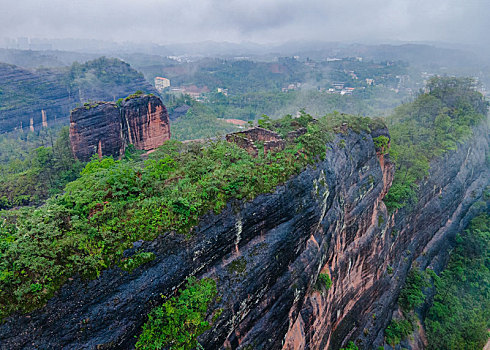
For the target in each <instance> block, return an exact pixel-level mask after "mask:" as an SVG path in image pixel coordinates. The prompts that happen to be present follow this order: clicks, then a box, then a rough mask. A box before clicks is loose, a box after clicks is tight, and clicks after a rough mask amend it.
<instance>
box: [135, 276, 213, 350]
mask: <svg viewBox="0 0 490 350" xmlns="http://www.w3.org/2000/svg"><path fill="white" fill-rule="evenodd" d="M216 295H217V290H216V282H215V281H214V280H212V279H210V278H205V279H202V280H200V281H196V279H195V278H194V277H191V278H189V279H188V281H187V285H186V287H185V289H183V290H181V291H180V294H179V296H178V297H172V298H170V299H169V300H167V301H166V302H165V303H164V304H163V305H162V306H159V307H156V308H154V309H153V310H152V311H151V312H150V313H149V314H148V321H147V322H146V323H145V324H144V325H143V331H142V333H141V335H140V337H139V339H138V342H137V343H136V349H164V348H170V349H183V350H190V349H194V348H195V347H196V346H197V345H198V342H197V337H198V336H199V335H201V334H202V333H204V332H205V331H206V330H208V329H210V328H211V326H210V324H209V322H208V321H207V320H206V315H207V313H208V308H209V306H210V304H211V303H212V301H213V300H214V298H215V297H216Z"/></svg>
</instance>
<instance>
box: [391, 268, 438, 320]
mask: <svg viewBox="0 0 490 350" xmlns="http://www.w3.org/2000/svg"><path fill="white" fill-rule="evenodd" d="M429 285H430V284H429V281H428V279H427V276H426V274H425V273H422V272H420V271H419V270H418V269H415V268H414V269H411V270H410V272H409V273H408V275H407V279H406V280H405V285H404V286H403V289H402V290H401V291H400V296H399V297H398V304H399V305H400V307H401V309H402V310H403V311H404V312H406V313H408V312H410V311H412V310H414V309H415V308H416V307H418V306H420V305H422V303H423V302H424V301H425V295H424V293H423V289H424V288H426V287H429Z"/></svg>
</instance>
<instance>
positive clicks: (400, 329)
mask: <svg viewBox="0 0 490 350" xmlns="http://www.w3.org/2000/svg"><path fill="white" fill-rule="evenodd" d="M413 330H414V329H413V326H412V323H411V322H410V321H409V320H400V321H396V320H392V321H391V323H390V324H389V325H388V327H387V328H386V330H385V339H386V342H387V343H388V344H390V345H391V346H393V347H395V345H397V344H400V342H401V341H402V340H403V339H405V338H406V337H407V336H408V335H409V334H410V333H412V332H413Z"/></svg>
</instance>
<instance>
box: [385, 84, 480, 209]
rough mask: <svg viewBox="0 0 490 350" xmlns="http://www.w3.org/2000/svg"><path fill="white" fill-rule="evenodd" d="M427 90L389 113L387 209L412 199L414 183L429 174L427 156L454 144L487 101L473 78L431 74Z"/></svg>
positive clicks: (462, 138)
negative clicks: (391, 176)
mask: <svg viewBox="0 0 490 350" xmlns="http://www.w3.org/2000/svg"><path fill="white" fill-rule="evenodd" d="M427 90H428V92H427V93H424V94H421V95H420V96H419V97H417V99H416V100H415V101H413V102H412V103H408V104H404V105H401V106H400V107H398V108H397V109H396V110H395V113H394V114H393V115H392V116H391V117H390V118H388V126H389V129H390V135H391V148H390V155H391V156H392V159H394V160H395V163H396V172H395V178H394V181H393V185H392V186H391V188H390V191H389V192H388V194H387V196H386V197H385V199H384V202H385V203H386V206H387V207H388V209H389V210H390V211H393V210H396V209H399V208H403V207H404V206H406V205H407V204H410V203H413V202H415V201H416V200H417V193H416V190H417V188H418V185H417V183H418V181H419V180H421V179H423V178H424V177H425V176H427V175H428V173H429V161H430V160H431V159H433V158H434V157H437V156H440V155H442V154H443V153H444V152H446V151H448V150H454V149H456V148H457V146H458V144H459V143H461V142H464V141H465V140H466V139H467V138H468V137H470V136H471V134H472V128H473V127H474V126H476V125H477V124H478V123H480V122H481V121H482V120H483V119H484V118H485V116H486V114H487V109H488V102H487V101H485V99H484V97H483V96H482V95H481V94H480V93H479V92H477V91H476V90H475V83H474V81H473V80H472V79H467V78H441V77H435V78H432V79H431V80H429V82H428V84H427Z"/></svg>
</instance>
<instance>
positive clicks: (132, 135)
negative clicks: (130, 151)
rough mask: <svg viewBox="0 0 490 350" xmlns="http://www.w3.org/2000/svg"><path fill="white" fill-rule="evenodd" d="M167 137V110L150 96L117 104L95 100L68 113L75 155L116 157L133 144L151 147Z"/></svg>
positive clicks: (81, 156) (168, 125)
mask: <svg viewBox="0 0 490 350" xmlns="http://www.w3.org/2000/svg"><path fill="white" fill-rule="evenodd" d="M169 139H170V124H169V119H168V113H167V109H166V108H165V106H164V105H163V104H162V101H161V100H160V99H159V98H158V97H156V96H153V95H142V96H137V97H134V98H129V99H127V100H125V101H123V103H122V104H121V105H120V106H118V105H116V104H115V103H112V102H102V103H95V104H92V105H86V106H82V107H79V108H76V109H74V110H73V111H72V112H71V115H70V140H71V144H72V151H73V154H74V156H75V158H77V159H80V160H84V161H86V160H88V159H90V157H91V156H92V155H93V154H95V153H97V154H99V156H113V157H114V158H119V157H121V155H123V154H124V150H125V148H126V147H127V146H128V145H129V144H132V145H134V146H135V147H136V149H140V150H152V149H155V148H157V147H158V146H161V145H162V144H163V142H165V141H167V140H169Z"/></svg>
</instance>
